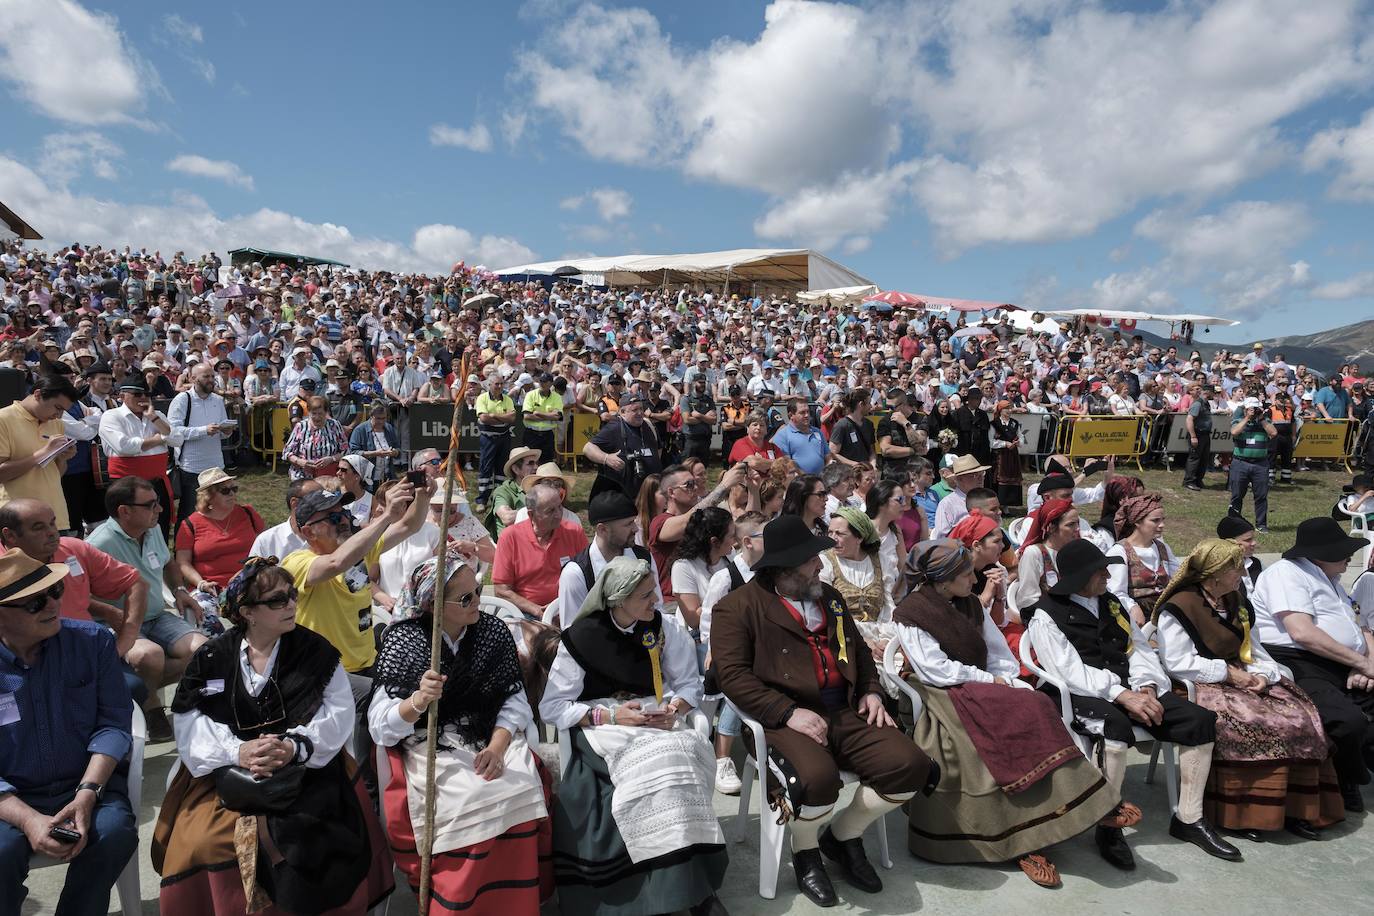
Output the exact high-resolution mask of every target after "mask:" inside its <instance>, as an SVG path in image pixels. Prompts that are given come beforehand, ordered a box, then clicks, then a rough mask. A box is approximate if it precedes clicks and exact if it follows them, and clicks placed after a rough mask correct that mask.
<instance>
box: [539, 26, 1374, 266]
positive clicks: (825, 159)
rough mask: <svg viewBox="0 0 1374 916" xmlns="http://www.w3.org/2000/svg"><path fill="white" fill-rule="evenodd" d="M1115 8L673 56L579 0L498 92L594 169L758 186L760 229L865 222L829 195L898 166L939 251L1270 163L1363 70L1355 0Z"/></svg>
mask: <svg viewBox="0 0 1374 916" xmlns="http://www.w3.org/2000/svg"><path fill="white" fill-rule="evenodd" d="M1118 6H1119V5H1117V4H1112V5H1108V4H1105V3H1101V2H1094V0H931V2H906V3H888V4H879V5H871V6H866V7H853V6H848V5H840V4H833V3H819V2H817V3H807V2H801V0H776V2H774V3H772V4H771V5H769V6H768V7H767V9H766V11H765V13H764V21H763V24H762V28H761V30H760V32H759V33H758V35H757V36H755V37H753V38H752V39H751V40H747V41H740V40H736V39H727V38H722V39H717V40H716V41H714V42H712V43H711V44H709V45H707V46H705V47H695V46H690V45H687V44H686V43H684V42H680V41H676V40H674V39H673V38H672V37H671V36H669V35H668V34H666V33H665V32H664V31H663V29H662V28H661V26H660V24H659V21H658V20H657V19H656V18H655V17H654V16H653V15H652V14H651V13H649V12H648V11H646V10H644V9H639V8H616V9H606V8H603V7H601V6H598V5H596V4H593V3H584V4H583V5H581V6H580V7H578V8H577V9H576V10H575V11H574V12H571V13H568V14H565V15H563V16H561V17H559V19H558V22H557V25H556V26H554V27H550V29H549V30H548V32H547V33H546V34H545V35H544V36H543V37H542V39H541V40H540V42H539V43H538V45H537V46H536V47H534V48H531V49H528V50H526V51H525V52H523V53H521V54H520V55H519V56H518V58H517V66H516V78H517V83H518V85H520V86H522V87H523V89H524V97H523V98H521V99H520V100H519V101H520V103H521V105H522V110H524V109H526V108H527V109H529V110H531V111H533V112H536V113H538V114H539V115H540V116H541V117H542V118H544V119H546V120H548V121H550V122H552V123H553V124H555V125H556V126H557V127H558V129H560V130H561V131H562V133H563V134H564V135H565V136H566V137H568V138H570V139H571V140H572V141H574V142H575V143H576V144H577V145H578V146H579V147H580V148H581V149H582V150H583V151H584V152H586V153H587V154H588V155H590V156H593V157H595V158H598V159H603V160H609V161H613V162H621V163H630V164H636V165H650V166H658V167H666V168H672V169H675V170H677V171H679V172H681V173H682V174H684V175H687V176H690V177H695V178H705V179H709V180H712V181H717V182H721V183H723V184H727V185H731V186H736V187H742V188H747V189H751V190H756V191H761V192H764V193H766V194H768V195H770V197H771V198H772V199H771V200H770V201H769V203H768V205H767V209H766V211H765V213H764V214H763V215H761V216H760V218H759V220H758V222H757V225H756V228H757V229H758V230H759V231H760V234H764V232H765V231H766V232H769V233H772V234H774V235H776V236H790V235H793V234H795V233H799V232H801V231H803V230H804V232H805V234H807V235H809V236H810V237H812V238H828V239H843V238H845V237H847V236H848V235H849V234H851V233H854V232H867V231H870V227H868V226H862V225H860V226H858V228H856V223H859V222H861V221H859V220H857V219H856V218H855V217H854V216H853V213H852V210H851V208H850V207H848V206H845V205H844V204H843V203H842V201H843V199H844V198H846V197H847V196H851V195H853V194H856V193H860V191H859V189H857V188H855V187H853V186H854V185H855V184H856V182H857V183H862V182H863V181H864V180H865V176H880V175H883V174H885V173H888V172H891V171H893V170H901V169H910V170H911V171H910V172H909V184H907V185H905V186H902V187H899V189H898V190H900V191H906V192H908V193H909V194H911V195H913V196H914V199H915V200H916V202H917V203H918V204H919V205H920V206H921V207H922V208H923V209H924V211H925V213H926V215H927V217H928V218H929V220H930V222H931V223H932V224H933V226H934V228H935V230H936V234H937V240H938V242H939V244H940V247H941V250H942V251H943V252H945V253H946V254H956V253H958V252H960V251H962V250H964V249H967V248H969V247H972V246H976V245H981V244H987V243H997V242H1043V241H1048V240H1057V239H1065V238H1072V237H1076V236H1081V235H1085V234H1088V233H1091V232H1093V231H1094V230H1095V229H1097V228H1098V227H1099V226H1101V225H1102V224H1103V223H1105V222H1107V221H1109V220H1112V219H1116V218H1119V217H1120V216H1122V215H1123V214H1126V213H1129V212H1131V211H1132V210H1133V209H1135V208H1137V207H1139V206H1140V205H1141V204H1142V203H1148V202H1151V201H1159V202H1160V203H1173V204H1179V203H1181V204H1184V205H1187V206H1193V207H1196V206H1198V205H1200V204H1202V203H1205V202H1206V201H1207V200H1208V199H1211V198H1213V197H1215V196H1217V195H1220V194H1223V193H1226V192H1228V191H1230V190H1232V189H1234V188H1235V187H1237V186H1238V185H1240V184H1241V183H1242V182H1244V181H1246V180H1248V179H1251V178H1253V177H1255V176H1257V175H1259V174H1262V173H1263V172H1265V171H1267V170H1269V169H1272V168H1274V167H1275V166H1276V165H1279V164H1281V163H1283V162H1285V161H1288V160H1289V159H1291V157H1292V156H1293V155H1294V153H1295V151H1294V150H1293V149H1292V144H1293V141H1292V140H1290V138H1289V134H1288V130H1290V129H1291V128H1289V127H1288V126H1287V124H1288V123H1289V119H1291V117H1292V116H1293V115H1294V114H1296V113H1298V112H1301V111H1303V110H1304V109H1305V108H1307V107H1308V106H1310V105H1312V104H1314V103H1316V102H1318V101H1321V100H1323V99H1326V98H1329V97H1331V96H1332V95H1333V94H1335V93H1338V92H1342V91H1346V90H1349V89H1351V88H1360V87H1363V86H1365V85H1367V84H1368V82H1369V80H1370V78H1371V76H1374V53H1371V48H1374V38H1371V32H1372V29H1371V26H1372V25H1374V20H1372V19H1370V18H1369V17H1368V16H1365V15H1364V12H1365V3H1364V0H1328V2H1324V3H1320V4H1308V5H1306V6H1295V5H1294V4H1292V3H1291V2H1290V0H1217V2H1213V3H1207V4H1202V3H1195V2H1172V3H1166V4H1162V5H1160V6H1161V8H1160V9H1158V10H1157V11H1154V12H1148V13H1138V12H1134V11H1131V10H1128V9H1119V8H1117V7H1118ZM608 112H611V113H613V115H612V116H608ZM1352 146H1355V144H1349V143H1347V144H1346V146H1345V147H1344V152H1345V155H1346V156H1347V158H1348V159H1349V158H1353V156H1352V154H1353V153H1354V152H1355V150H1354V149H1351V148H1350V147H1352ZM1358 146H1359V149H1360V150H1361V152H1363V151H1364V150H1367V149H1369V148H1371V144H1369V143H1362V144H1358ZM1366 155H1367V154H1366ZM853 176H860V177H859V178H857V179H856V178H854V177H853ZM898 184H899V185H901V184H902V183H901V182H899V183H898ZM827 198H828V199H830V200H831V201H833V203H832V204H831V205H830V207H829V208H828V209H829V210H830V212H831V213H832V214H833V216H834V220H833V221H829V220H827V219H826V217H825V210H826V209H827V208H826V207H825V206H824V200H825V199H827ZM885 218H886V217H885V216H875V217H874V218H873V219H871V220H870V222H873V223H876V224H878V225H881V224H882V222H883V220H885Z"/></svg>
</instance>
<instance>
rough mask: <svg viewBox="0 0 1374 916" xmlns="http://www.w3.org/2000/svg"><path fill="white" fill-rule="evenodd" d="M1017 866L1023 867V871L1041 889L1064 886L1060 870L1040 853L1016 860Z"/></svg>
mask: <svg viewBox="0 0 1374 916" xmlns="http://www.w3.org/2000/svg"><path fill="white" fill-rule="evenodd" d="M1016 864H1017V865H1019V866H1021V870H1022V871H1023V872H1025V873H1026V877H1027V878H1030V879H1031V880H1032V881H1034V882H1035V883H1036V884H1038V885H1040V886H1041V887H1049V888H1055V887H1059V886H1060V885H1061V884H1063V882H1062V881H1060V880H1059V869H1057V868H1055V867H1054V863H1053V862H1051V861H1050V860H1049V859H1047V858H1045V857H1044V856H1042V855H1040V854H1039V853H1032V854H1030V855H1025V856H1022V857H1021V858H1019V859H1017V860H1016Z"/></svg>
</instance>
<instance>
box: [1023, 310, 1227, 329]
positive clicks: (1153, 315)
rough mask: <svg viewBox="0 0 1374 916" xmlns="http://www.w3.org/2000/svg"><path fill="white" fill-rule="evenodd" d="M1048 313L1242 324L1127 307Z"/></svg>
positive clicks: (1071, 316) (1219, 319)
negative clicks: (1135, 310)
mask: <svg viewBox="0 0 1374 916" xmlns="http://www.w3.org/2000/svg"><path fill="white" fill-rule="evenodd" d="M1045 314H1046V315H1058V316H1061V317H1064V318H1080V317H1084V316H1088V315H1091V316H1093V317H1095V318H1098V317H1100V318H1110V319H1112V320H1113V321H1120V320H1121V319H1123V318H1129V319H1132V320H1134V321H1163V322H1167V323H1168V324H1179V323H1181V322H1184V321H1191V322H1192V323H1193V325H1194V326H1196V327H1202V326H1203V325H1209V324H1211V325H1220V326H1222V327H1231V326H1233V325H1237V324H1240V322H1239V321H1233V320H1232V319H1230V318H1217V317H1216V316H1213V315H1186V314H1185V315H1164V314H1161V313H1159V312H1132V311H1128V310H1126V309H1063V310H1060V311H1046V312H1045Z"/></svg>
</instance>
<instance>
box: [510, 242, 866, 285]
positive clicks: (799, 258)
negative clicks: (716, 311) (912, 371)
mask: <svg viewBox="0 0 1374 916" xmlns="http://www.w3.org/2000/svg"><path fill="white" fill-rule="evenodd" d="M564 268H572V269H575V270H576V271H577V272H578V273H579V274H581V275H582V276H584V277H587V276H591V277H598V278H600V279H601V280H602V281H603V282H605V283H608V284H611V285H614V286H634V285H638V286H658V285H660V284H662V283H665V282H666V283H671V284H680V283H694V282H695V283H727V282H728V283H731V284H736V283H737V284H741V285H742V286H745V285H754V284H757V285H758V286H760V287H763V288H765V289H779V290H787V291H792V292H796V291H800V290H808V289H832V288H835V287H846V286H864V285H872V281H871V280H869V279H868V278H867V277H863V276H861V275H859V274H857V273H855V272H854V271H852V270H850V269H849V268H848V267H845V266H844V265H843V264H840V263H838V262H837V261H832V260H831V259H830V258H828V257H826V256H825V255H823V254H821V253H820V252H818V251H812V250H810V249H808V248H736V249H732V250H730V251H705V252H700V253H698V254H668V255H657V254H631V255H617V256H614V257H603V258H570V259H567V260H562V261H542V262H540V263H537V264H521V265H518V266H516V267H506V268H503V269H502V270H498V271H496V273H498V274H500V275H501V276H503V277H518V276H520V275H523V274H537V275H545V276H547V275H549V274H552V273H554V272H555V271H557V270H560V269H564ZM567 272H568V271H567V270H564V273H567Z"/></svg>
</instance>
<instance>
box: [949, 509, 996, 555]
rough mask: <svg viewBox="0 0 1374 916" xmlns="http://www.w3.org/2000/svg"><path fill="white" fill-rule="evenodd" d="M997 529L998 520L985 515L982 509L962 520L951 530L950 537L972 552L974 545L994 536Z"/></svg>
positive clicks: (973, 511) (970, 513)
mask: <svg viewBox="0 0 1374 916" xmlns="http://www.w3.org/2000/svg"><path fill="white" fill-rule="evenodd" d="M997 528H998V524H997V521H996V519H993V518H989V517H988V516H986V515H984V514H983V511H982V510H981V509H974V510H972V511H971V512H969V514H968V515H966V516H964V517H963V518H962V519H960V521H959V524H957V525H955V526H954V527H953V528H952V529H950V532H949V536H950V537H952V538H954V539H955V540H957V541H963V543H964V546H965V547H967V548H968V549H969V550H972V549H973V545H975V544H977V543H978V542H979V541H981V540H982V539H983V538H985V537H987V536H988V535H989V534H992V532H994V531H996V530H997Z"/></svg>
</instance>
